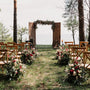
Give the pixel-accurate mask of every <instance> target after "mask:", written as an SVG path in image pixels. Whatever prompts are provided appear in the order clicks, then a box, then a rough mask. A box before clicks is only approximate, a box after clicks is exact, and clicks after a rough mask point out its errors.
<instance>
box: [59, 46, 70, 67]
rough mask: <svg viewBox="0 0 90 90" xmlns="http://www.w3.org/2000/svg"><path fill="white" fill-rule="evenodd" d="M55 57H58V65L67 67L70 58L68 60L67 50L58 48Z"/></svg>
mask: <svg viewBox="0 0 90 90" xmlns="http://www.w3.org/2000/svg"><path fill="white" fill-rule="evenodd" d="M57 57H58V64H59V65H61V66H65V65H68V62H69V60H70V58H69V52H68V49H67V48H64V47H60V50H59V51H58V52H57Z"/></svg>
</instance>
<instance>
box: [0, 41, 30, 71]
mask: <svg viewBox="0 0 90 90" xmlns="http://www.w3.org/2000/svg"><path fill="white" fill-rule="evenodd" d="M27 46H29V47H30V43H26V42H23V43H20V44H16V43H14V42H8V43H7V44H5V43H3V42H0V66H1V69H2V70H3V65H5V64H6V63H8V62H9V56H11V55H14V57H15V59H16V60H20V56H21V53H22V51H23V50H24V49H25V48H26V47H27ZM29 49H30V48H29Z"/></svg>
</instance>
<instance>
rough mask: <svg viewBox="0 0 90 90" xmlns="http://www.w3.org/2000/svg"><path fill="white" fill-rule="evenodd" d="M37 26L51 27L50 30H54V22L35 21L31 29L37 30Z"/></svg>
mask: <svg viewBox="0 0 90 90" xmlns="http://www.w3.org/2000/svg"><path fill="white" fill-rule="evenodd" d="M37 24H42V25H43V24H45V25H46V24H48V25H52V27H51V28H52V30H54V29H55V23H54V21H42V20H37V21H35V22H34V23H33V29H34V30H36V29H37Z"/></svg>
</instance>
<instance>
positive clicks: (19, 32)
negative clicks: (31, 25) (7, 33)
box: [17, 26, 28, 42]
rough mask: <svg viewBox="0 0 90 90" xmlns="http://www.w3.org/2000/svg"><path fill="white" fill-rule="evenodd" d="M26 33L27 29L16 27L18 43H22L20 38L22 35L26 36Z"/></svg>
mask: <svg viewBox="0 0 90 90" xmlns="http://www.w3.org/2000/svg"><path fill="white" fill-rule="evenodd" d="M27 33H28V29H27V28H26V27H20V26H19V27H18V31H17V34H18V40H19V41H20V42H22V37H23V35H24V34H27Z"/></svg>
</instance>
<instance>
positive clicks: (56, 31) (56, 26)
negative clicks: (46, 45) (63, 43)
mask: <svg viewBox="0 0 90 90" xmlns="http://www.w3.org/2000/svg"><path fill="white" fill-rule="evenodd" d="M37 24H43V25H52V30H53V43H52V46H53V47H55V45H56V43H57V42H58V44H60V39H61V23H60V22H55V23H54V22H53V21H41V20H37V21H35V22H29V40H30V39H33V45H34V46H35V45H36V28H37Z"/></svg>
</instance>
